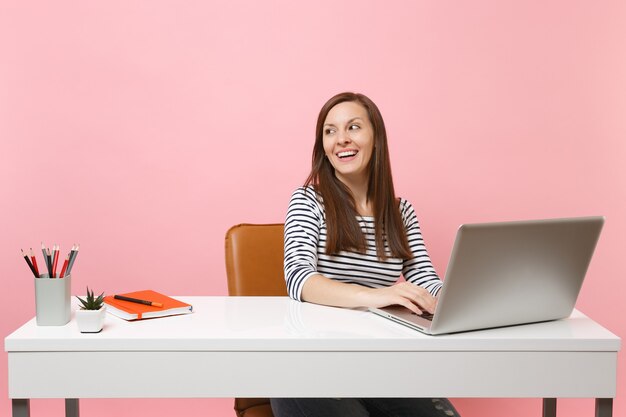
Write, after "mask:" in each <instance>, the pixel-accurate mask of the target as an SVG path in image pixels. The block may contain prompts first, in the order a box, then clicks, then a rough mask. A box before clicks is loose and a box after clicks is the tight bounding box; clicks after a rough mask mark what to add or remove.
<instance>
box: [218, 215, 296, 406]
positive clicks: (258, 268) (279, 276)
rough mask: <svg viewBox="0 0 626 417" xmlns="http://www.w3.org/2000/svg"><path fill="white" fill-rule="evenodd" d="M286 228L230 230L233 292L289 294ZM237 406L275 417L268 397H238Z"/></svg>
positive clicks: (228, 257)
mask: <svg viewBox="0 0 626 417" xmlns="http://www.w3.org/2000/svg"><path fill="white" fill-rule="evenodd" d="M284 231H285V226H284V225H283V224H239V225H237V226H233V227H231V228H230V229H229V230H228V231H227V232H226V247H225V249H226V276H227V277H228V294H229V295H266V296H271V295H287V285H286V284H285V273H284V269H283V261H284ZM267 377H268V378H271V377H272V375H267ZM234 408H235V413H236V414H237V416H238V417H245V416H249V417H250V416H253V417H273V414H272V407H271V405H270V401H269V399H267V398H235V406H234Z"/></svg>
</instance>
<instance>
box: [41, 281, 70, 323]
mask: <svg viewBox="0 0 626 417" xmlns="http://www.w3.org/2000/svg"><path fill="white" fill-rule="evenodd" d="M71 289H72V276H71V275H67V276H65V277H63V278H48V274H41V275H40V278H35V307H36V310H37V326H63V325H65V324H67V323H68V322H69V321H70V304H71Z"/></svg>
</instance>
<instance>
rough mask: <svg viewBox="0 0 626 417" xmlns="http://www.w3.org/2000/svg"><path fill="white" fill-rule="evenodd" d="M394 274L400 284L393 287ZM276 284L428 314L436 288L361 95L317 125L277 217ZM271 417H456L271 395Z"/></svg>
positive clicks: (383, 404)
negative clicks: (280, 271) (305, 171)
mask: <svg viewBox="0 0 626 417" xmlns="http://www.w3.org/2000/svg"><path fill="white" fill-rule="evenodd" d="M400 275H403V276H404V278H405V281H402V282H398V279H399V278H400ZM285 279H286V281H287V289H288V291H289V295H290V296H291V297H292V298H294V299H296V300H300V301H308V302H312V303H317V304H325V305H331V306H338V307H384V306H387V305H392V304H400V305H403V306H405V307H407V308H409V309H410V310H412V311H414V312H415V313H417V314H421V313H422V312H423V311H427V312H430V313H433V312H434V309H435V305H436V301H437V300H436V296H437V294H438V292H439V290H440V289H441V286H442V282H441V280H440V279H439V277H438V276H437V274H436V272H435V270H434V268H433V265H432V263H431V261H430V258H429V256H428V253H427V252H426V247H425V245H424V241H423V239H422V235H421V232H420V227H419V223H418V221H417V218H416V216H415V211H414V210H413V207H412V206H411V204H410V203H409V202H408V201H406V200H404V199H402V198H399V199H398V198H396V196H395V192H394V188H393V181H392V177H391V166H390V162H389V150H388V147H387V133H386V130H385V124H384V122H383V118H382V116H381V114H380V111H379V110H378V107H376V105H375V104H374V103H373V102H372V101H371V100H370V99H369V98H367V97H366V96H364V95H362V94H356V93H341V94H338V95H336V96H334V97H332V98H331V99H330V100H328V102H326V104H325V105H324V106H323V107H322V109H321V111H320V114H319V117H318V119H317V127H316V136H315V145H314V147H313V166H312V169H311V173H310V175H309V177H308V179H307V181H306V183H305V185H304V187H301V188H298V189H297V190H296V191H295V192H294V193H293V195H292V198H291V201H290V203H289V208H288V210H287V218H286V221H285ZM271 402H272V409H273V411H274V414H275V415H276V416H277V417H287V416H289V417H298V416H307V417H313V416H320V417H321V416H324V417H330V416H357V417H358V416H385V417H391V416H393V417H404V416H412V417H431V416H441V417H444V416H445V417H450V416H456V415H458V413H457V412H456V410H454V407H453V406H452V404H451V403H450V402H449V401H448V400H446V399H430V398H407V399H404V398H402V399H399V398H395V399H390V398H379V399H371V398H370V399H367V398H363V399H357V398H348V399H330V398H329V399H322V398H301V399H300V398H277V399H272V400H271Z"/></svg>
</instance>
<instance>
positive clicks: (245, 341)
mask: <svg viewBox="0 0 626 417" xmlns="http://www.w3.org/2000/svg"><path fill="white" fill-rule="evenodd" d="M176 298H178V299H181V300H183V301H186V302H188V303H190V304H192V305H193V307H194V313H192V314H188V315H182V316H172V317H164V318H158V319H151V320H141V321H135V322H127V321H125V320H122V319H119V318H117V317H115V316H113V315H110V314H107V317H106V321H105V325H104V329H103V330H102V332H100V333H97V334H81V333H80V332H79V331H78V328H77V326H76V322H75V320H74V319H72V320H71V321H70V322H69V323H68V324H66V325H65V326H37V325H36V322H35V319H32V320H30V321H29V322H27V323H26V324H25V325H23V326H22V327H20V328H19V329H17V330H16V331H15V332H13V333H12V334H10V335H9V336H7V337H6V339H5V350H6V351H7V352H21V351H48V352H50V351H117V350H120V351H416V350H420V351H545V350H549V351H602V352H617V351H618V350H619V349H620V339H619V338H618V337H617V336H616V335H614V334H612V333H611V332H609V331H608V330H606V329H604V328H603V327H602V326H600V325H599V324H597V323H595V322H594V321H593V320H591V319H589V318H588V317H586V316H585V315H584V314H582V313H580V312H579V311H574V313H573V314H572V316H571V317H570V318H568V319H564V320H559V321H553V322H547V323H537V324H530V325H523V326H515V327H506V328H499V329H491V330H482V331H474V332H467V333H458V334H452V335H443V336H427V335H423V334H421V333H419V332H417V331H414V330H411V329H409V328H407V327H404V326H402V325H399V324H396V323H393V322H391V321H389V320H386V319H384V318H381V317H378V316H376V315H374V314H372V313H369V312H367V311H362V310H350V309H342V308H334V307H325V306H320V305H315V304H310V303H300V302H297V301H294V300H291V299H289V298H287V297H198V296H196V297H186V296H177V297H176ZM73 308H76V307H75V306H74V307H73Z"/></svg>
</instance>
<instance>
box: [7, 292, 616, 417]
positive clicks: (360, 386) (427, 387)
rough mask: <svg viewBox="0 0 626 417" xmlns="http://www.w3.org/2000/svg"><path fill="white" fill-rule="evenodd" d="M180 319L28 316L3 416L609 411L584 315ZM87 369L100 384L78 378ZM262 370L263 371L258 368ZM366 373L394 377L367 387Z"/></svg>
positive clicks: (249, 310)
mask: <svg viewBox="0 0 626 417" xmlns="http://www.w3.org/2000/svg"><path fill="white" fill-rule="evenodd" d="M177 298H180V299H182V300H185V301H187V302H189V303H191V304H193V306H194V311H195V312H194V313H193V314H190V315H184V316H177V317H167V318H160V319H153V320H144V321H137V322H126V321H124V320H121V319H118V318H116V317H114V316H111V315H108V316H107V320H106V322H105V327H104V329H103V331H102V332H101V333H99V334H81V333H80V332H79V331H78V329H77V327H76V323H75V321H74V320H72V321H70V323H68V324H67V325H65V326H60V327H38V326H37V325H36V323H35V320H34V319H33V320H31V321H29V322H28V323H26V324H25V325H23V326H22V327H20V328H19V329H17V330H16V331H15V332H13V333H12V334H11V335H9V336H8V337H7V338H6V339H5V350H6V351H7V352H8V361H9V367H8V368H9V397H10V398H11V399H12V401H13V416H14V417H25V416H28V415H29V413H30V403H29V399H30V398H65V399H66V414H67V415H68V416H78V398H131V397H132V398H162V397H165V398H201V397H204V398H209V397H214V398H216V397H297V396H298V397H517V398H520V397H538V398H544V415H546V416H555V415H556V398H557V397H579V398H585V397H587V398H596V415H597V416H602V417H608V416H611V415H612V401H613V398H614V397H615V393H616V369H617V352H618V350H619V348H620V339H619V338H618V337H617V336H615V335H613V334H612V333H611V332H609V331H607V330H606V329H604V328H603V327H601V326H600V325H598V324H596V323H595V322H594V321H592V320H591V319H589V318H587V317H586V316H584V315H583V314H582V313H580V312H577V311H576V312H575V313H574V314H573V315H572V317H570V318H569V319H566V320H561V321H556V322H549V323H540V324H533V325H526V326H517V327H509V328H501V329H495V330H486V331H477V332H469V333H461V334H455V335H445V336H436V337H432V336H425V335H422V334H420V333H418V332H416V331H413V330H411V329H408V328H405V327H403V326H401V325H398V324H395V323H393V322H391V321H388V320H385V319H383V318H381V317H378V316H376V315H374V314H371V313H368V312H365V311H360V310H348V309H339V308H332V307H324V306H319V305H314V304H308V303H299V302H296V301H293V300H290V299H288V298H284V297H177ZM94 367H97V368H98V370H99V374H100V377H99V378H98V379H97V380H93V379H82V378H79V377H77V375H80V374H81V373H83V371H84V370H85V369H93V368H94ZM268 376H271V377H268ZM373 380H381V381H387V382H389V381H393V383H384V384H372V383H371V382H372V381H373Z"/></svg>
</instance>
